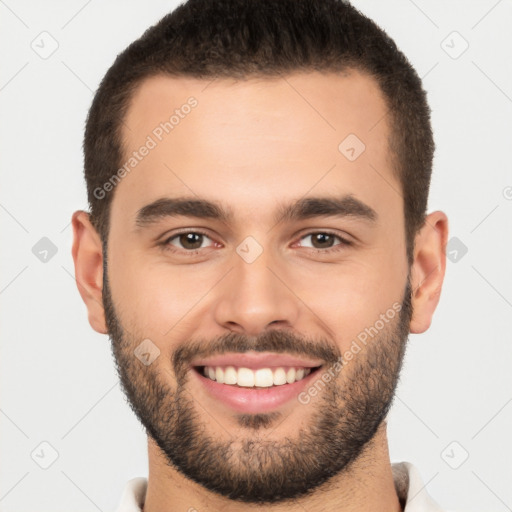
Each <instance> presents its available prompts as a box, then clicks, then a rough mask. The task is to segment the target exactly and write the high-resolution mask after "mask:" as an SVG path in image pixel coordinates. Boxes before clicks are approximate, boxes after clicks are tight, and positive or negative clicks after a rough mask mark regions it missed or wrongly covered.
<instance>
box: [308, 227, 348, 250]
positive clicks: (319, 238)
mask: <svg viewBox="0 0 512 512" xmlns="http://www.w3.org/2000/svg"><path fill="white" fill-rule="evenodd" d="M307 238H310V239H311V242H310V244H303V243H302V241H303V240H305V239H307ZM336 239H338V240H339V241H341V243H338V244H337V243H335V240H336ZM301 245H302V246H303V247H312V248H313V249H331V248H332V247H334V246H336V245H348V242H347V241H346V240H344V239H343V238H341V237H340V236H338V235H334V234H332V233H325V232H323V231H318V232H315V233H309V234H307V235H306V236H303V237H302V238H301Z"/></svg>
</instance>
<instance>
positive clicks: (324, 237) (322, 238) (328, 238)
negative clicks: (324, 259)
mask: <svg viewBox="0 0 512 512" xmlns="http://www.w3.org/2000/svg"><path fill="white" fill-rule="evenodd" d="M332 239H333V236H332V235H329V234H327V233H316V234H315V235H313V246H314V247H317V246H316V245H315V244H316V243H317V242H320V247H319V248H320V249H321V248H323V247H326V244H327V247H330V246H331V244H330V242H332Z"/></svg>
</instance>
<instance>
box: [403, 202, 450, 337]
mask: <svg viewBox="0 0 512 512" xmlns="http://www.w3.org/2000/svg"><path fill="white" fill-rule="evenodd" d="M447 239H448V218H447V217H446V215H445V214H444V213H443V212H441V211H435V212H433V213H431V214H429V215H427V217H426V219H425V224H424V226H423V227H422V228H421V229H420V231H419V232H418V234H417V235H416V239H415V246H414V261H413V264H412V268H411V287H412V305H413V316H412V319H411V324H410V332H411V333H414V334H419V333H422V332H425V331H426V330H427V329H428V328H429V327H430V324H431V322H432V317H433V315H434V311H435V309H436V307H437V304H438V303H439V298H440V296H441V288H442V285H443V280H444V274H445V270H446V252H445V248H446V243H447Z"/></svg>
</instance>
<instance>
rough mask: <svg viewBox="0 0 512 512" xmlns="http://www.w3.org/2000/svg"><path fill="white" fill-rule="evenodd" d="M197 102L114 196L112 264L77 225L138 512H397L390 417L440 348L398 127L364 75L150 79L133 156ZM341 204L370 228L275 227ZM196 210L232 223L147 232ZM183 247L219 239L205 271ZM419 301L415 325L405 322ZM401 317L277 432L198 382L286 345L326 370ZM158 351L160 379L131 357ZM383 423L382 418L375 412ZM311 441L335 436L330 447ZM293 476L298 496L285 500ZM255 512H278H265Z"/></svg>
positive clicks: (335, 222) (425, 249)
mask: <svg viewBox="0 0 512 512" xmlns="http://www.w3.org/2000/svg"><path fill="white" fill-rule="evenodd" d="M190 96H193V97H194V98H196V99H197V102H198V103H197V106H196V107H195V108H194V109H192V110H191V112H190V113H189V114H188V115H186V116H184V118H183V119H180V122H179V124H178V125H177V126H175V127H174V128H173V130H172V131H171V132H170V133H169V134H166V135H165V136H164V137H163V138H162V140H161V141H158V144H157V145H156V147H154V148H153V149H151V151H150V152H149V153H148V155H147V156H146V157H144V158H143V159H142V160H141V161H140V162H138V164H137V166H136V167H135V168H134V169H133V170H132V171H131V172H130V173H129V174H127V175H126V177H124V178H123V179H122V180H121V182H120V183H119V184H118V185H117V186H116V187H115V190H114V197H113V203H112V205H111V207H112V210H111V226H110V232H109V239H108V253H107V254H106V255H103V247H102V244H101V240H100V238H99V236H98V234H97V232H96V231H95V230H94V228H93V227H92V225H91V223H90V220H89V218H88V214H87V213H86V212H83V211H77V212H75V213H74V214H73V218H72V224H73V230H74V243H73V251H72V253H73V258H74V261H75V273H76V279H77V285H78V289H79V291H80V294H81V296H82V298H83V300H84V302H85V304H86V306H87V309H88V315H89V322H90V324H91V326H92V327H93V328H94V329H95V330H96V331H98V332H100V333H109V334H110V336H111V339H112V346H113V352H114V355H115V358H116V363H117V364H118V371H119V373H120V377H121V380H122V382H123V386H124V389H125V392H126V393H127V395H128V397H129V399H130V404H131V405H132V408H133V409H134V411H135V412H136V414H137V415H138V417H139V419H140V420H141V421H142V423H143V424H144V425H145V426H146V429H147V430H148V434H150V435H149V436H148V451H149V469H150V470H149V482H148V492H147V496H146V502H145V507H144V510H145V511H146V512H154V511H156V510H158V511H164V512H165V511H167V510H169V511H170V510H188V509H189V508H190V507H195V508H196V509H197V510H209V511H217V510H223V511H235V510H236V511H242V510H256V509H261V510H275V511H281V510H290V511H295V510H297V511H302V510H304V509H306V510H308V511H317V510H318V511H320V510H322V511H330V510H336V511H348V510H359V511H361V510H363V511H364V510H374V511H375V510H386V511H389V510H400V505H399V502H398V499H397V496H396V493H395V490H394V486H393V480H392V474H391V468H390V462H389V454H388V448H387V438H386V424H385V421H383V420H382V417H381V416H382V415H383V414H385V411H386V408H387V405H388V404H389V401H390V400H391V397H392V393H393V390H394V387H395V385H396V380H397V378H398V374H399V369H400V363H401V359H402V355H403V349H404V346H405V342H406V337H407V333H408V332H413V333H421V332H424V331H425V330H426V329H428V327H429V325H430V322H431V319H432V315H433V313H434V310H435V308H436V306H437V303H438V301H439V296H440V292H441V286H442V282H443V278H444V272H445V255H444V246H445V245H446V240H447V234H448V221H447V218H446V216H445V214H444V213H442V212H439V211H437V212H433V213H430V214H429V215H428V217H427V221H426V223H425V225H424V227H423V228H422V229H421V231H420V232H419V233H418V234H417V236H416V241H415V242H416V243H415V249H414V262H413V265H412V267H411V268H410V269H409V268H408V265H407V258H406V249H405V247H406V246H405V230H404V216H403V201H402V197H401V193H400V190H401V186H400V183H399V181H398V180H397V178H396V176H395V175H394V173H393V170H392V168H391V167H390V159H389V154H388V147H387V140H388V135H389V125H388V117H387V116H386V110H387V109H386V106H385V102H384V99H383V97H382V94H381V92H380V90H379V89H378V86H377V84H376V82H375V81H374V80H373V79H372V78H370V77H368V76H366V75H364V74H361V73H358V72H355V71H354V72H351V73H349V74H321V73H318V72H312V73H294V74H292V75H287V76H285V77H281V78H278V79H272V80H270V79H257V80H256V79H251V80H248V81H235V80H231V79H222V80H220V79H219V80H214V81H211V80H209V81H208V80H195V79H190V78H183V77H181V78H171V77H163V76H157V77H152V78H150V79H148V80H146V81H145V82H144V83H143V84H141V86H140V87H139V89H138V90H137V92H136V94H135V95H134V97H133V99H132V102H131V105H130V108H129V109H128V112H127V116H126V119H125V123H126V129H125V130H124V136H125V140H124V148H125V153H126V155H127V156H128V155H129V154H131V153H132V151H134V150H137V149H138V148H139V147H140V146H141V145H142V144H144V142H145V141H146V140H147V136H148V135H150V134H152V133H153V131H154V129H155V127H157V126H158V125H159V124H160V123H161V122H162V121H164V120H166V119H168V118H169V116H170V115H171V114H172V113H173V111H174V110H175V109H176V108H180V106H182V105H184V104H185V103H186V102H187V98H189V97H190ZM348 134H356V135H357V137H358V138H359V139H360V140H362V141H363V143H364V144H365V146H366V147H365V151H364V152H363V153H362V154H361V155H360V156H359V157H358V158H357V159H356V160H354V161H349V160H348V159H347V158H346V157H345V156H344V155H343V154H342V153H341V152H340V151H339V150H338V146H339V144H340V142H341V141H342V140H344V139H345V137H347V135H348ZM377 171H378V172H377ZM110 193H112V192H110ZM347 194H350V195H352V196H353V197H355V198H357V199H358V200H360V201H362V202H363V203H365V204H366V205H368V206H370V207H371V208H372V209H373V210H374V211H375V212H376V214H377V217H376V220H375V221H374V222H370V221H368V220H365V219H361V218H358V217H354V216H352V217H327V216H319V217H312V218H309V219H305V220H299V221H284V220H283V221H282V222H276V214H277V212H278V210H277V208H278V206H279V205H281V204H289V203H293V202H295V201H297V200H299V199H302V198H304V197H312V196H315V197H340V196H343V195H347ZM185 196H186V197H192V198H196V199H197V198H203V199H208V200H210V201H214V202H217V203H218V204H219V205H222V206H223V207H224V208H226V209H229V210H230V212H231V213H232V219H231V220H230V221H229V222H222V221H219V220H215V219H203V218H201V219H198V218H194V217H190V216H181V217H175V218H161V219H160V220H159V222H158V223H155V224H154V225H150V226H146V227H144V228H143V229H141V228H138V227H137V226H136V223H135V218H136V215H137V212H138V211H139V210H140V209H141V208H142V207H144V206H145V205H147V204H149V203H151V202H153V201H155V200H156V199H160V198H163V197H185ZM178 230H180V231H184V232H185V233H186V232H197V230H200V231H204V232H205V233H207V236H206V237H204V238H203V243H202V245H201V248H200V249H199V251H197V253H196V254H193V255H192V256H191V255H188V254H187V250H188V251H189V253H190V252H194V251H191V249H187V247H188V246H187V245H186V240H184V239H183V237H182V238H181V239H180V238H179V237H175V238H174V239H173V241H172V244H171V242H169V243H168V244H167V246H170V247H171V248H173V249H175V252H172V251H171V250H164V248H163V246H162V245H158V244H159V243H160V242H162V243H163V242H164V241H166V240H169V239H170V238H171V236H173V235H174V236H175V235H176V234H177V233H176V232H177V231H178ZM322 232H329V233H331V234H333V235H336V236H340V237H342V238H344V239H345V240H348V241H350V242H351V244H350V245H341V244H340V240H339V239H337V238H334V239H333V241H332V242H331V244H330V245H329V244H326V243H325V242H324V245H323V246H322V245H319V244H318V245H316V246H315V245H313V243H314V237H313V236H307V235H312V234H314V233H322ZM248 236H251V237H253V238H254V240H256V241H257V243H258V244H259V246H260V247H261V248H262V249H263V252H262V253H261V254H260V255H259V256H258V257H257V258H256V259H255V260H254V261H252V262H251V263H247V262H246V261H245V260H244V259H243V258H242V257H240V255H239V254H238V253H237V252H236V248H237V247H238V246H239V245H240V243H241V242H242V241H243V240H245V239H246V237H248ZM180 240H181V241H182V242H183V244H180V243H179V241H180ZM331 246H332V248H333V249H334V248H338V249H339V250H337V251H333V250H331V251H329V248H331ZM314 247H317V248H320V250H316V251H315V248H314ZM321 251H324V252H321ZM327 251H329V252H327ZM105 269H106V272H108V280H107V279H106V278H107V274H105V275H104V270H105ZM408 281H410V290H411V293H410V294H409V293H407V289H406V287H407V284H408ZM409 297H410V300H411V303H412V304H411V305H412V311H411V310H408V308H407V307H403V306H404V304H405V305H407V299H408V298H409ZM404 301H405V302H404ZM394 304H395V305H396V304H400V305H402V311H401V315H397V316H395V317H394V318H393V320H390V321H389V322H387V323H386V324H385V327H384V328H383V329H382V330H380V331H379V333H378V335H377V336H375V337H374V338H373V339H372V341H371V342H369V343H368V344H367V345H366V346H364V347H362V350H361V351H359V352H358V353H357V354H356V355H354V358H353V359H352V360H351V361H349V362H348V364H346V366H344V367H343V370H342V372H339V373H338V374H337V378H335V379H333V380H332V381H331V382H330V383H329V385H327V386H325V388H324V389H323V390H322V391H320V392H319V393H318V395H317V396H315V397H314V399H312V400H311V401H310V402H309V403H308V404H307V405H304V404H301V403H299V401H295V400H291V401H290V402H288V403H287V404H285V405H284V406H282V407H280V408H278V409H277V410H276V411H275V414H272V415H258V418H257V419H254V418H252V419H251V418H250V415H244V417H243V418H241V416H240V414H235V413H234V411H233V410H230V409H229V408H228V407H227V406H225V405H223V404H221V403H219V402H218V401H217V400H215V399H214V398H213V397H211V396H209V395H208V393H206V392H205V390H204V389H203V387H202V386H201V385H200V384H199V382H198V380H197V379H193V378H190V377H192V375H191V372H193V371H194V370H192V369H191V368H190V366H189V365H190V361H191V358H193V357H195V356H196V353H195V352H197V350H199V349H202V350H203V351H204V354H205V355H211V354H213V353H214V352H215V353H216V352H217V351H219V350H222V349H223V348H230V349H231V351H233V352H235V351H244V350H246V349H247V348H248V347H257V349H261V350H264V349H269V348H271V347H275V346H276V340H277V343H279V341H280V342H281V345H280V348H279V349H274V350H273V351H274V352H291V351H292V350H294V351H295V353H300V354H302V355H304V356H310V357H312V358H316V357H317V356H318V355H319V354H324V356H325V361H326V366H325V368H327V367H328V366H329V364H332V361H333V360H334V359H335V358H336V356H339V355H340V354H341V355H342V354H346V352H347V351H348V350H350V348H351V346H352V345H351V344H352V342H353V341H354V340H355V339H357V336H358V334H360V333H361V332H363V331H364V330H365V329H366V328H368V327H370V326H374V325H375V324H376V321H377V320H379V318H382V317H381V316H380V315H382V314H383V313H385V312H387V311H389V310H390V309H392V307H393V305H394ZM105 310H106V311H105ZM269 333H270V334H269ZM272 333H274V334H275V336H274V337H272ZM279 333H281V339H280V338H279ZM147 338H149V339H150V340H151V341H152V343H153V344H154V345H155V346H156V347H158V349H159V351H160V355H159V356H158V357H157V358H156V359H155V360H154V362H153V363H151V365H149V366H145V365H142V364H141V363H140V361H139V360H138V359H137V358H136V357H135V356H134V355H133V350H134V349H135V348H136V347H137V346H138V345H139V344H140V343H141V341H142V340H144V339H147ZM308 342H309V344H308ZM251 344H252V345H251ZM237 347H238V348H237ZM244 347H245V348H244ZM194 351H195V352H194ZM268 351H269V352H272V350H268ZM369 404H371V405H372V411H374V413H373V414H367V413H365V412H364V410H363V409H364V407H363V406H365V405H366V406H368V405H369ZM178 407H179V410H180V412H181V414H180V415H178V414H177V410H178ZM314 426H317V427H318V426H323V428H324V430H323V431H322V435H318V437H317V436H316V435H315V432H316V431H315V429H314V428H313V427H314ZM194 429H195V430H194ZM336 432H338V435H337V436H336ZM187 433H188V437H187ZM192 433H193V434H194V435H192ZM354 433H355V434H357V435H355V436H354ZM355 438H357V439H355ZM179 439H181V440H182V443H181V446H177V445H178V443H177V442H176V441H177V440H179ZM192 440H195V441H194V442H192ZM250 441H252V443H250ZM206 448H208V450H207V451H208V453H211V454H212V458H211V460H210V459H208V457H206V458H205V459H204V460H203V461H202V462H203V466H202V467H203V471H201V470H200V467H201V466H200V464H199V463H196V461H197V457H198V455H199V454H201V453H202V454H203V455H204V453H206V452H205V450H206ZM194 450H195V451H194ZM220 453H223V454H224V455H225V456H224V457H219V454H220ZM276 453H279V456H275V455H272V454H276ZM187 454H188V455H187ZM315 454H316V455H318V460H316V462H317V463H318V464H319V465H321V463H322V461H324V462H325V467H328V466H330V467H332V462H333V461H332V460H329V456H332V458H333V460H337V461H338V466H337V467H336V471H338V472H337V473H336V472H335V471H332V472H331V474H330V475H329V477H330V478H327V477H326V470H325V467H324V471H323V472H322V470H321V469H322V468H320V469H319V470H318V471H315V472H313V470H311V471H312V473H311V474H309V476H308V478H307V479H305V481H302V482H301V480H300V474H301V473H303V471H301V470H300V469H301V468H300V465H303V467H304V464H305V463H306V461H309V462H312V461H313V459H312V458H311V457H313V456H314V455H315ZM214 461H217V464H216V466H215V470H216V471H212V469H213V468H212V463H214ZM283 461H285V462H286V464H284V463H283ZM170 462H174V464H175V465H174V466H173V465H172V464H170ZM205 464H208V465H205ZM311 466H312V465H311V464H310V465H309V466H308V467H311ZM206 468H208V469H206ZM332 473H335V474H332ZM185 475H188V477H187V476H185ZM219 475H220V476H219ZM279 475H281V476H282V477H284V478H285V480H286V484H282V485H280V486H278V485H276V483H275V482H276V481H277V478H278V477H279ZM221 477H222V478H221ZM201 479H202V480H201ZM230 482H231V485H230ZM244 482H245V484H244ZM249 482H253V488H252V490H251V485H249ZM272 482H273V483H274V485H275V486H276V487H275V488H273V487H271V486H272ZM294 482H295V483H294ZM308 482H309V487H310V488H309V489H308V488H306V487H307V485H308V484H307V483H308ZM293 483H294V484H293ZM292 484H293V485H292ZM244 485H245V487H244ZM257 485H259V486H260V487H259V488H258V487H257ZM254 486H256V487H254ZM212 489H215V490H216V491H217V493H215V492H213V491H212ZM235 489H237V491H236V492H235ZM279 492H281V495H280V494H279ZM265 493H267V495H266V494H265ZM255 495H259V496H263V497H264V498H265V501H266V503H267V504H265V505H263V506H261V505H258V504H257V503H253V502H254V501H255V500H254V499H253V498H254V496H255ZM251 497H252V498H251ZM235 500H238V501H235ZM285 500H286V501H285Z"/></svg>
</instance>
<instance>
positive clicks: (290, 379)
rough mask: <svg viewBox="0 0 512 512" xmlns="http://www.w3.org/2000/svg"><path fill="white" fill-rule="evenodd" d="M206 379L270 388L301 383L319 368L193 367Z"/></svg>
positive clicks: (227, 383) (235, 385)
mask: <svg viewBox="0 0 512 512" xmlns="http://www.w3.org/2000/svg"><path fill="white" fill-rule="evenodd" d="M193 368H194V370H195V371H196V372H197V373H199V374H200V375H201V376H204V377H205V378H207V379H210V380H213V381H216V382H218V383H219V384H226V385H228V386H233V387H243V388H270V387H277V386H284V385H286V384H293V383H294V382H298V381H301V380H302V379H304V378H306V377H307V376H308V375H310V374H311V373H314V372H317V371H318V370H319V369H320V368H321V366H315V367H312V368H310V367H300V366H272V367H265V368H257V369H251V368H246V367H243V366H194V367H193Z"/></svg>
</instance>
